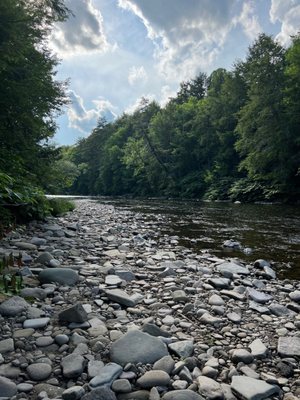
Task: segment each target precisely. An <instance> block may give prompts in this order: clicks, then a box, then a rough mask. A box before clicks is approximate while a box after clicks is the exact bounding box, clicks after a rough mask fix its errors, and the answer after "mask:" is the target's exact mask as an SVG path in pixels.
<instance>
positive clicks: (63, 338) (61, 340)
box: [55, 335, 70, 346]
mask: <svg viewBox="0 0 300 400" xmlns="http://www.w3.org/2000/svg"><path fill="white" fill-rule="evenodd" d="M69 340H70V338H69V336H68V335H56V336H55V342H56V343H57V344H58V345H59V346H62V345H63V344H67V343H69Z"/></svg>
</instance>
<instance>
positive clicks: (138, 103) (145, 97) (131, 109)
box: [125, 93, 156, 114]
mask: <svg viewBox="0 0 300 400" xmlns="http://www.w3.org/2000/svg"><path fill="white" fill-rule="evenodd" d="M144 100H149V101H150V102H151V101H154V100H156V96H155V95H154V94H153V93H148V94H146V95H142V96H140V97H138V98H137V99H136V101H135V102H134V103H132V104H131V105H129V106H128V107H127V108H126V110H125V112H126V114H133V113H134V112H135V111H136V110H137V109H138V108H139V107H140V106H141V104H142V103H143V102H144Z"/></svg>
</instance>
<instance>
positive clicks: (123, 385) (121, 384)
mask: <svg viewBox="0 0 300 400" xmlns="http://www.w3.org/2000/svg"><path fill="white" fill-rule="evenodd" d="M131 389H132V388H131V384H130V382H129V380H128V379H116V380H115V381H114V382H113V384H112V390H113V391H114V392H118V393H129V392H131Z"/></svg>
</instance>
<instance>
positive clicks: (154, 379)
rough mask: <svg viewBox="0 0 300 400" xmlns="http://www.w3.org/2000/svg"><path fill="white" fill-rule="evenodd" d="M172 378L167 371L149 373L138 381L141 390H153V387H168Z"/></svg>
mask: <svg viewBox="0 0 300 400" xmlns="http://www.w3.org/2000/svg"><path fill="white" fill-rule="evenodd" d="M170 380H171V378H170V376H169V374H167V373H166V372H165V371H159V370H156V371H147V372H146V373H145V374H144V375H142V376H141V377H140V378H139V379H138V380H137V384H138V385H139V386H140V387H141V388H145V389H147V388H152V387H153V386H168V385H169V383H170Z"/></svg>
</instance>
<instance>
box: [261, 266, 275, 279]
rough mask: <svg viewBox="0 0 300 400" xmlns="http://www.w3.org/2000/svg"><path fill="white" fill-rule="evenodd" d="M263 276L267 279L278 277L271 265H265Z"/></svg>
mask: <svg viewBox="0 0 300 400" xmlns="http://www.w3.org/2000/svg"><path fill="white" fill-rule="evenodd" d="M263 276H264V277H265V278H267V279H276V272H275V271H274V270H273V269H272V268H271V267H268V266H264V268H263Z"/></svg>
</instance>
